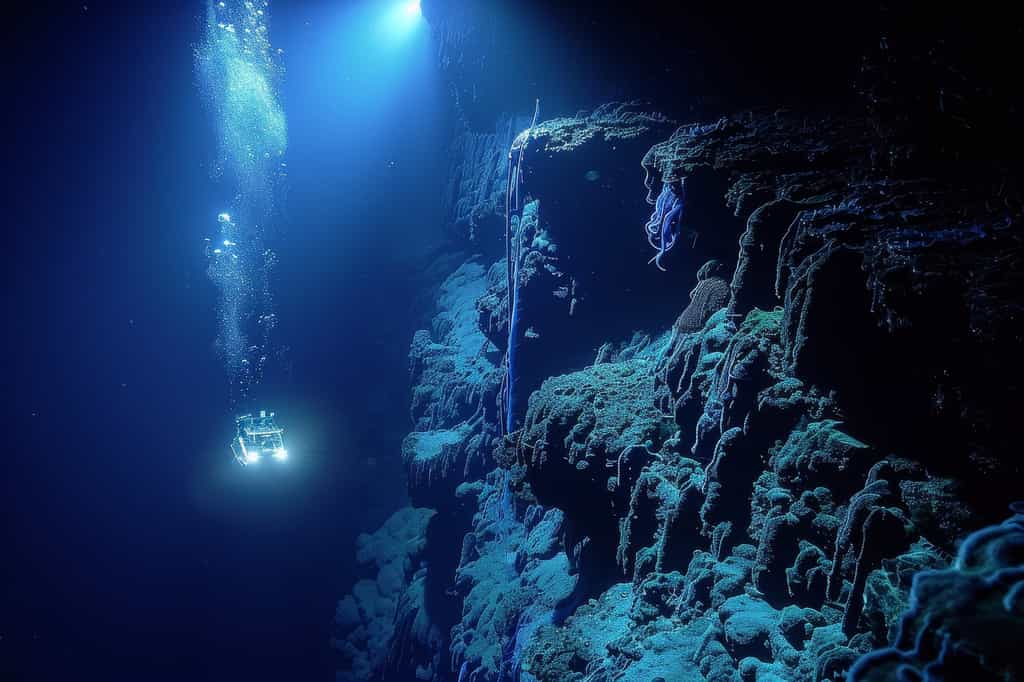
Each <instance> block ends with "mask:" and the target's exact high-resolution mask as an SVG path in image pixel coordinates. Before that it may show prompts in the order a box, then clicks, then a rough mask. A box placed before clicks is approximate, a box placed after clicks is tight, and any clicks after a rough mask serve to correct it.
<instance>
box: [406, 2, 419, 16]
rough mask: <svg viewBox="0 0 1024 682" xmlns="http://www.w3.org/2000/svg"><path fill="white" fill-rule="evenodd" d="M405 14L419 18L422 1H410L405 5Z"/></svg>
mask: <svg viewBox="0 0 1024 682" xmlns="http://www.w3.org/2000/svg"><path fill="white" fill-rule="evenodd" d="M405 13H406V14H408V15H409V16H413V17H418V16H419V15H420V14H421V10H420V0H409V2H408V3H406V5H405Z"/></svg>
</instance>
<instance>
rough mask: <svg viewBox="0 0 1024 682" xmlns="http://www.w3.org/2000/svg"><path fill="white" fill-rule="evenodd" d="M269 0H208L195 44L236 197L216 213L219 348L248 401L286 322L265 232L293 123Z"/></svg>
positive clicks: (225, 173)
mask: <svg viewBox="0 0 1024 682" xmlns="http://www.w3.org/2000/svg"><path fill="white" fill-rule="evenodd" d="M268 18H269V3H268V2H267V1H266V0H248V1H238V0H232V1H225V2H216V3H214V2H208V3H207V8H206V27H205V31H204V35H203V39H202V41H201V43H200V44H199V45H198V46H197V48H196V54H195V63H196V72H197V74H198V81H199V89H200V91H201V93H202V95H203V98H204V100H205V102H206V104H207V105H208V107H209V109H210V111H211V112H212V114H213V118H214V122H215V125H216V128H217V139H218V145H217V146H218V149H217V163H216V166H215V169H214V173H213V176H214V178H215V179H218V180H220V181H222V182H223V183H224V184H225V185H226V186H227V188H228V189H229V192H230V194H231V195H232V198H231V199H230V200H229V201H228V205H227V206H225V207H224V210H223V212H221V213H220V214H219V215H218V216H216V222H215V223H214V216H211V217H210V220H211V224H215V225H216V232H215V236H213V237H211V238H209V239H208V240H207V247H206V255H207V258H208V260H209V267H208V274H209V276H210V279H211V280H212V281H213V282H214V284H216V285H217V288H218V289H219V291H220V296H219V301H218V309H217V316H218V334H217V347H218V349H219V351H220V353H221V355H222V357H223V360H224V365H225V370H226V372H227V376H228V380H229V382H230V384H231V400H232V403H233V404H237V403H240V402H244V401H245V400H246V399H248V398H249V396H250V394H251V392H252V390H253V388H255V387H256V386H257V385H258V384H259V383H260V381H261V379H262V377H263V371H264V369H265V367H266V364H267V357H268V355H271V354H272V348H271V332H272V331H273V329H274V327H275V326H276V324H277V316H276V315H275V313H274V301H273V295H272V291H271V287H270V275H271V271H272V270H273V267H274V263H275V255H274V253H273V252H272V251H271V250H270V249H269V248H267V246H266V230H267V227H268V224H269V223H270V221H271V220H272V219H273V217H274V211H275V197H276V196H277V194H278V193H279V187H280V185H281V184H282V181H283V179H284V175H285V170H286V166H285V163H284V153H285V149H286V147H287V146H288V129H287V122H286V120H285V115H284V110H283V109H282V107H281V103H280V100H279V98H278V90H277V86H278V82H279V81H280V79H281V77H282V74H283V70H282V68H281V66H280V62H279V58H280V52H281V51H280V50H276V51H275V50H274V49H273V48H272V46H271V44H270V37H269V31H268V28H267V26H268V24H267V21H268Z"/></svg>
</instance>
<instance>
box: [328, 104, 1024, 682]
mask: <svg viewBox="0 0 1024 682" xmlns="http://www.w3.org/2000/svg"><path fill="white" fill-rule="evenodd" d="M872 116H874V114H872V115H862V116H854V115H849V114H847V115H845V116H844V117H829V116H824V115H820V114H810V113H807V114H804V113H799V112H795V111H786V110H771V111H752V112H747V113H743V114H739V115H735V116H730V117H726V118H722V119H720V120H718V121H715V122H711V123H705V124H698V125H687V126H682V127H677V126H675V125H674V124H673V123H671V122H670V121H668V120H667V119H666V118H665V117H663V116H660V115H659V114H656V113H653V111H652V110H650V108H649V107H641V106H637V105H606V106H603V107H600V108H598V109H597V110H595V111H594V112H591V113H583V114H579V115H577V116H575V117H569V118H558V119H553V120H549V121H541V122H539V123H538V124H537V125H535V126H531V127H530V128H529V129H528V130H525V131H523V132H522V133H520V134H519V135H518V136H516V137H515V138H514V140H513V141H511V142H510V146H511V147H512V148H513V149H514V150H516V154H517V155H518V156H517V158H516V162H517V164H521V165H517V173H516V182H515V183H513V184H514V186H513V187H512V189H514V190H515V191H517V192H518V195H517V196H518V197H519V201H518V202H516V206H517V207H519V208H520V210H519V211H516V212H515V215H511V216H509V221H508V234H507V238H508V239H509V240H510V241H511V242H512V243H513V244H514V245H515V248H512V249H509V250H508V254H509V255H510V257H511V258H513V259H515V263H514V264H513V265H514V267H513V268H510V263H509V261H508V260H507V259H506V258H502V257H501V251H499V250H492V251H487V252H486V256H484V257H480V258H475V259H471V260H469V261H468V262H466V263H465V264H463V265H461V266H460V267H458V268H457V269H455V270H454V272H452V273H450V275H449V276H448V277H447V279H446V281H445V283H444V284H443V285H442V286H441V288H440V289H439V295H438V300H437V302H436V303H437V314H436V316H435V318H434V323H433V326H432V329H431V330H429V331H428V330H424V331H421V332H418V333H417V335H416V337H415V338H414V340H413V347H412V350H411V352H410V358H411V360H412V380H413V385H414V388H413V400H412V419H413V423H414V431H413V432H412V433H410V435H409V436H408V437H407V438H406V441H405V444H404V447H403V458H404V461H405V463H406V465H407V467H408V472H409V481H408V482H409V490H410V496H411V498H412V500H413V502H414V504H416V505H417V506H422V507H428V508H430V509H431V510H434V513H433V515H432V516H430V519H429V523H427V525H426V526H425V527H424V528H421V530H422V532H423V534H424V536H425V544H424V545H423V547H422V548H421V550H419V551H418V553H417V554H416V555H415V556H416V557H417V559H418V561H419V562H420V563H417V561H416V560H412V559H410V565H409V567H407V568H406V569H404V570H403V571H402V572H401V578H402V581H403V582H402V586H401V587H400V588H395V589H391V588H389V589H388V591H387V594H388V595H396V594H398V595H400V596H399V597H397V598H394V597H392V596H389V597H388V600H389V603H391V602H394V603H395V606H394V607H393V608H391V609H390V610H389V609H384V610H381V611H380V612H379V613H377V614H376V615H374V614H372V613H370V612H367V615H360V617H359V618H353V617H348V616H346V617H343V618H341V620H343V621H344V622H345V623H346V624H347V627H349V630H350V631H353V632H358V627H362V628H363V629H364V630H366V631H369V630H371V629H372V628H373V627H376V626H374V625H371V623H373V622H376V621H375V619H377V620H379V619H382V618H386V617H387V616H388V615H389V614H391V615H392V616H393V621H392V624H391V625H390V628H391V629H390V630H389V629H388V628H387V627H384V626H380V627H378V628H377V629H376V630H375V631H376V632H380V633H390V634H388V642H387V644H386V645H384V644H382V642H381V641H380V640H381V637H365V636H362V635H356V636H354V637H350V638H349V640H347V641H346V643H344V644H341V645H340V647H341V649H342V650H343V651H344V652H346V656H347V657H348V660H349V661H352V662H354V663H353V667H352V670H353V671H355V670H356V669H357V668H358V670H359V671H360V673H362V672H366V671H368V675H367V679H378V678H379V679H422V680H436V681H438V682H440V681H441V680H457V681H458V682H466V681H467V680H469V681H476V682H484V681H486V682H499V681H502V680H520V681H529V680H540V681H548V680H550V681H555V680H577V681H579V682H584V681H586V682H605V681H607V682H611V681H612V680H620V681H621V680H635V681H636V682H650V681H651V680H658V679H661V680H664V681H666V682H688V681H691V680H692V681H693V682H699V681H712V680H714V681H719V680H721V681H725V680H729V681H730V682H732V681H735V680H760V681H772V682H777V681H778V680H792V681H797V680H837V679H842V678H843V677H844V676H845V675H846V674H847V673H848V671H850V670H851V669H852V670H853V672H852V673H850V674H851V675H852V679H864V680H874V679H889V677H887V676H891V675H892V674H893V671H894V670H896V669H897V668H899V667H900V666H902V667H904V668H906V669H909V670H914V671H917V674H918V675H919V676H924V678H925V679H927V675H928V674H930V672H931V671H933V670H938V669H940V668H941V669H942V670H943V672H944V673H947V674H952V672H957V673H960V672H961V671H970V673H971V675H972V676H975V677H977V678H979V679H986V678H984V677H983V676H984V675H986V674H990V675H995V676H998V675H1000V674H1002V675H1003V679H1006V675H1007V674H1010V675H1011V677H1012V675H1013V674H1015V673H1016V672H1017V671H1018V670H1019V663H1018V661H1017V658H1014V656H1013V653H1014V652H1012V651H1011V648H1010V647H1009V646H1007V645H1006V642H1007V641H1009V640H1008V639H1006V637H1009V635H1008V634H1007V633H1018V631H1019V629H1020V627H1021V622H1022V619H1024V614H1022V613H1021V611H1020V608H1019V607H1020V604H1019V602H1020V599H1019V597H1020V594H1019V593H1020V589H1019V587H1020V584H1019V583H1020V571H1021V570H1024V569H1022V568H1021V567H1022V565H1024V557H1022V556H1020V552H1019V550H1020V542H1019V540H1020V538H1019V536H1020V533H1021V528H1020V526H1021V521H1020V515H1019V514H1018V515H1016V516H1015V517H1014V518H1013V519H1011V520H1010V521H1008V522H1006V523H1004V524H1003V525H1002V526H998V527H995V529H994V530H992V529H990V530H987V531H978V532H977V533H976V534H973V535H972V534H971V532H972V531H976V530H977V529H978V528H980V527H982V526H984V525H986V524H990V523H993V522H995V521H997V520H998V519H999V518H1001V515H1002V514H1003V511H1004V510H1005V507H1006V504H1007V503H1008V502H1009V501H1011V500H1012V499H1013V498H1014V496H1015V495H1017V494H1019V488H1020V480H1021V476H1020V474H1021V471H1020V465H1019V462H1018V460H1017V458H1016V450H1015V443H1016V434H1015V432H1014V430H1013V428H1012V424H1013V423H1014V419H1015V417H1016V415H1015V409H1016V407H1017V406H1018V405H1019V404H1020V391H1021V386H1022V382H1021V379H1022V376H1024V369H1022V363H1021V361H1020V353H1019V342H1020V338H1019V330H1017V329H1016V326H1015V325H1019V320H1020V316H1021V314H1022V312H1024V311H1022V310H1021V305H1022V302H1021V300H1020V298H1019V296H1018V295H1017V294H1016V289H1017V288H1018V287H1019V285H1020V284H1021V281H1020V280H1021V277H1022V275H1021V271H1022V267H1021V266H1022V257H1021V254H1022V251H1021V240H1022V230H1021V221H1022V215H1021V203H1020V198H1019V196H1018V195H1017V194H1016V193H1015V191H1016V190H1015V189H1014V187H1013V183H1012V181H1005V178H1003V180H1004V181H1003V182H1002V183H1000V176H999V174H998V173H997V172H996V170H991V171H982V170H978V172H976V173H974V174H972V175H970V176H965V175H964V174H963V169H958V168H956V167H955V166H956V164H957V163H959V162H961V161H957V157H956V156H955V154H953V153H952V152H951V151H950V150H949V149H948V148H945V147H944V150H943V151H942V152H941V153H939V152H935V151H934V150H929V149H928V148H926V147H923V146H918V147H914V148H913V149H912V148H911V146H910V145H909V144H908V142H907V140H908V139H909V138H910V137H912V138H913V139H915V140H916V144H918V145H923V144H924V142H923V141H922V139H923V138H922V136H921V135H920V134H917V133H916V132H915V133H914V134H913V135H909V133H907V131H906V130H904V129H903V126H908V127H912V123H911V122H908V121H904V120H900V121H899V122H898V123H896V124H886V123H885V122H880V121H879V120H878V119H877V118H872ZM499 125H500V126H505V125H507V124H505V123H501V124H499ZM507 130H508V128H505V127H501V128H500V129H499V132H498V133H496V134H494V135H493V136H491V135H490V134H488V135H487V136H483V135H480V134H477V133H472V134H473V135H477V136H478V137H475V138H472V139H469V138H467V141H465V142H464V143H462V144H460V145H458V146H457V147H456V149H457V150H458V153H460V154H462V155H463V158H462V159H461V160H456V161H455V162H454V163H455V164H456V166H458V167H459V168H461V169H462V170H460V171H459V172H460V173H462V175H460V176H459V179H458V181H457V182H456V183H455V185H454V188H453V200H452V202H451V206H452V208H451V211H450V218H451V220H452V222H453V224H454V225H457V226H458V230H456V232H457V233H465V232H466V231H467V228H468V227H471V228H472V230H473V233H474V239H478V238H480V230H492V231H503V227H504V224H505V221H504V218H505V216H504V215H503V208H504V207H503V205H502V202H501V195H500V193H499V190H500V189H501V185H500V183H499V181H498V173H497V171H496V168H497V165H496V161H495V159H497V154H496V153H495V148H496V147H495V145H496V144H497V142H496V140H498V139H499V138H501V139H508V137H509V136H508V135H507V134H506V133H507ZM673 131H674V132H673ZM967 139H969V138H967ZM915 150H919V151H915ZM506 152H507V150H506ZM933 152H934V153H933ZM505 158H506V159H507V158H508V157H507V156H506V157H505ZM920 158H926V159H927V162H926V163H924V162H921V161H920V160H919V159H920ZM960 158H961V159H962V158H963V157H960ZM473 169H476V170H473ZM508 170H509V169H508V168H505V171H506V172H508ZM520 170H521V172H520ZM644 170H645V171H646V174H647V177H646V186H643V185H640V182H641V180H642V179H643V171H644ZM473 173H477V175H476V176H474V175H473ZM509 177H510V176H509ZM506 182H507V180H506ZM684 184H685V195H676V198H677V199H678V198H679V197H680V196H681V197H682V201H683V202H684V205H683V206H682V207H681V210H680V211H679V212H678V213H677V214H675V215H676V217H674V218H673V220H676V219H677V218H678V216H682V219H681V220H680V221H679V222H678V223H672V224H671V225H669V228H670V230H671V231H672V232H673V236H672V239H673V240H674V242H673V243H674V244H675V246H674V248H673V249H672V250H671V251H670V252H669V251H667V250H666V251H665V253H663V254H662V260H661V261H660V263H659V264H660V265H662V266H663V267H665V268H666V270H667V272H661V271H659V270H657V269H656V268H655V267H653V265H651V264H648V262H647V261H648V260H649V259H650V244H649V243H648V241H647V239H646V238H645V237H646V236H647V235H645V233H644V229H643V226H644V224H645V222H649V221H650V220H651V213H652V210H653V211H654V213H655V216H656V217H657V216H658V215H659V213H661V214H665V215H662V216H661V217H662V218H664V217H665V216H666V215H668V214H669V213H671V211H666V210H665V209H666V208H667V206H666V204H664V203H663V205H662V206H661V207H660V208H659V207H658V206H657V205H655V206H654V207H653V209H652V206H651V203H652V202H656V197H658V196H660V195H662V193H663V190H664V189H665V188H666V187H669V188H670V191H674V190H673V189H671V188H673V187H676V186H682V185H684ZM508 189H509V187H508V186H507V185H506V186H505V190H506V191H507V190H508ZM506 196H507V195H506ZM672 210H674V209H672ZM659 224H661V225H664V221H663V220H662V222H661V223H659ZM666 234H667V233H666ZM702 264H703V266H702ZM510 270H511V271H514V272H516V273H518V274H517V276H515V277H513V276H510ZM510 286H511V288H512V290H511V291H510ZM514 296H519V297H520V298H519V300H518V304H519V306H518V307H517V310H518V314H519V315H520V319H519V321H518V323H517V325H515V328H516V329H518V330H519V331H518V333H520V334H521V336H520V337H518V338H516V339H514V340H513V341H514V343H518V344H519V345H518V349H517V354H516V357H515V371H514V372H509V371H508V366H507V365H506V364H505V363H506V362H507V361H506V360H505V359H504V358H503V354H505V353H506V351H507V350H508V345H509V339H510V316H511V311H512V308H513V306H512V305H511V303H510V302H511V301H512V300H513V297H514ZM506 357H507V356H506ZM509 374H511V375H512V376H511V377H510V376H508V375H509ZM993 375H998V376H999V377H1000V378H1001V381H1002V382H1003V385H1002V389H1001V390H1000V391H998V392H994V391H992V390H991V387H992V385H993V383H992V377H993ZM510 379H511V380H512V381H513V383H514V386H513V388H512V390H513V391H518V394H516V396H515V397H516V398H517V400H513V401H512V402H513V404H519V405H521V406H523V407H522V411H521V414H518V415H516V419H514V420H513V421H512V422H511V423H512V424H513V426H514V428H513V429H511V432H510V433H507V434H505V433H502V427H503V425H505V424H506V423H507V422H506V421H505V417H506V415H505V414H504V413H503V412H502V408H503V407H504V406H505V405H504V404H503V403H502V402H501V401H500V400H499V398H500V396H501V395H502V388H501V387H502V382H503V381H509V380H510ZM965 537H967V538H968V539H967V540H966V541H964V538H965ZM954 557H957V558H956V560H955V561H954ZM951 565H952V568H951V567H950V566H951ZM396 575H397V574H396ZM915 576H919V577H918V578H915ZM956 591H959V592H957V594H958V595H961V596H962V595H964V594H970V595H972V597H973V598H975V599H976V601H977V603H979V604H981V607H980V608H981V611H979V612H978V613H977V614H973V615H972V614H970V613H968V609H967V608H966V606H965V602H964V601H963V599H962V598H961V596H958V597H957V598H953V597H952V596H951V595H953V594H954V592H956ZM346 599H347V600H350V601H343V603H344V604H346V607H345V613H346V614H348V613H349V612H351V611H352V608H351V604H353V603H358V598H355V597H352V598H346ZM351 600H354V601H351ZM908 607H909V611H908ZM340 611H341V609H339V612H340ZM360 614H362V612H361V611H360ZM353 625H354V626H356V629H353V628H352V627H351V626H353ZM989 627H999V628H1002V630H1001V631H1000V633H998V636H997V635H993V636H992V637H988V638H987V639H986V640H985V641H984V642H982V641H981V637H982V636H983V635H979V634H978V633H984V632H987V628H989ZM969 628H973V629H976V631H975V632H968V629H969ZM1014 636H1016V634H1014ZM961 644H962V646H960V645H961ZM989 645H990V646H991V649H986V646H989ZM878 649H880V650H881V652H880V653H874V654H871V653H870V652H871V651H873V650H878ZM382 651H383V652H384V653H382ZM865 655H867V656H866V657H865V658H861V657H862V656H865ZM858 660H860V662H859V663H856V664H855V662H857V661H858ZM943 666H945V667H943ZM951 671H952V672H951ZM1008 671H1009V673H1008ZM352 674H354V673H352ZM991 679H998V677H991Z"/></svg>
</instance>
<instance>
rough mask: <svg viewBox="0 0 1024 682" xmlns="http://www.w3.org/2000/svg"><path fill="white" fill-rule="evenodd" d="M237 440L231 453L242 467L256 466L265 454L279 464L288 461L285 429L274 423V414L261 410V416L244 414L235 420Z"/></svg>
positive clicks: (232, 446) (232, 445)
mask: <svg viewBox="0 0 1024 682" xmlns="http://www.w3.org/2000/svg"><path fill="white" fill-rule="evenodd" d="M235 426H236V433H235V440H234V442H233V443H231V451H232V453H234V455H235V460H237V461H238V463H239V464H241V465H242V466H248V465H250V464H256V463H257V462H259V461H260V459H261V458H262V456H263V455H264V454H268V455H270V456H271V457H272V458H273V459H275V460H277V461H278V462H283V461H284V460H286V459H288V451H287V450H286V449H285V447H284V436H283V434H284V429H282V428H281V427H280V426H278V425H277V423H276V422H275V421H274V413H273V412H270V413H268V412H267V411H266V410H260V413H259V416H254V415H251V414H243V415H242V416H240V417H238V418H237V419H235Z"/></svg>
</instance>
